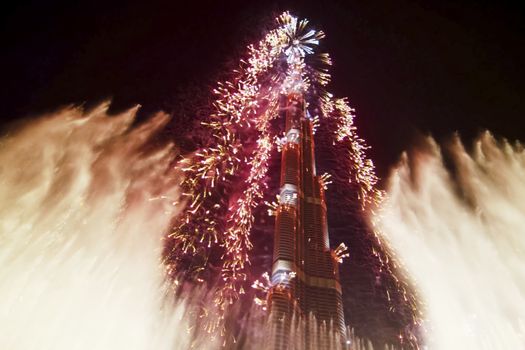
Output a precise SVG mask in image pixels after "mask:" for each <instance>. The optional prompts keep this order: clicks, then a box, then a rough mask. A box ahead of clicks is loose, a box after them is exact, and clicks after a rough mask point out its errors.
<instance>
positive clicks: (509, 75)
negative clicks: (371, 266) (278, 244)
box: [0, 0, 525, 177]
mask: <svg viewBox="0 0 525 350" xmlns="http://www.w3.org/2000/svg"><path fill="white" fill-rule="evenodd" d="M285 9H290V10H291V11H292V12H294V13H297V14H298V15H300V16H304V17H307V18H309V19H310V20H311V23H312V24H313V25H314V26H315V27H317V28H322V29H323V30H324V31H325V32H326V34H327V38H326V39H325V40H324V44H323V45H324V46H323V49H324V50H325V51H327V52H330V54H331V55H332V57H333V59H334V62H335V64H334V67H333V69H332V73H333V74H332V75H333V82H332V84H331V90H332V91H334V92H335V93H336V95H338V96H348V97H349V98H350V101H351V104H352V105H353V106H354V107H355V108H356V109H357V115H358V119H357V124H358V127H359V130H360V134H361V135H362V136H363V137H364V138H365V139H366V140H367V141H368V143H369V144H370V145H371V146H372V147H373V149H372V151H371V153H370V154H371V156H372V157H373V159H374V160H375V162H376V165H377V166H378V171H379V174H380V175H381V176H383V177H384V176H386V174H387V171H388V169H389V167H390V166H391V165H392V164H393V163H395V162H396V160H397V159H398V157H399V154H400V152H401V151H402V150H404V149H407V148H409V147H410V145H412V144H413V143H414V139H415V135H418V134H419V133H423V134H426V133H432V134H433V135H435V136H437V137H438V138H442V137H446V136H449V135H450V134H451V133H452V132H454V131H459V132H460V134H461V135H463V136H465V137H466V138H467V139H468V138H471V137H473V136H475V135H476V134H477V133H478V132H479V131H481V130H483V129H489V130H491V131H493V132H494V133H495V134H496V135H499V136H504V137H507V138H510V139H521V140H525V127H524V126H525V123H524V122H523V116H524V115H525V113H524V112H525V104H524V103H523V99H522V97H523V96H525V73H524V69H523V65H522V63H523V62H525V37H524V35H523V34H524V29H525V25H524V23H525V21H524V11H523V8H521V7H517V6H516V5H511V3H510V2H509V3H505V2H502V1H498V2H495V1H494V2H492V4H491V3H486V4H483V5H481V4H477V3H476V2H469V1H467V2H462V3H461V4H460V3H459V2H457V1H450V2H449V1H404V0H401V1H386V0H379V1H330V2H328V1H315V2H314V1H303V2H297V3H293V2H284V1H273V2H272V1H213V2H203V1H156V0H151V1H140V2H132V1H127V2H119V1H114V2H110V3H106V2H100V1H96V0H94V1H70V2H57V1H38V2H37V1H35V2H31V1H18V2H17V3H16V4H13V5H10V6H9V7H7V8H3V10H2V21H1V25H2V30H1V35H2V36H3V38H2V43H3V44H2V55H1V57H0V60H1V64H0V69H1V72H2V73H1V76H2V84H1V89H0V101H1V106H2V107H1V118H2V121H3V122H4V123H6V122H7V121H10V120H14V119H19V118H23V117H28V116H29V117H31V116H34V115H38V114H40V113H42V112H46V111H52V110H53V109H55V108H57V107H58V106H60V105H63V104H66V103H70V102H76V103H83V102H85V103H87V105H90V104H93V103H97V102H99V101H101V100H103V99H107V98H112V99H113V101H114V104H113V107H112V109H113V110H114V111H118V110H120V109H123V108H126V107H129V106H131V105H134V104H136V103H140V104H142V106H143V109H142V112H141V113H142V115H143V116H145V115H147V114H150V113H151V112H154V111H158V110H161V109H162V110H164V111H167V112H169V113H173V114H174V122H175V123H176V121H177V118H180V119H184V118H183V115H185V116H186V118H188V115H191V114H192V113H193V112H194V110H197V109H198V108H199V107H200V106H201V105H202V104H203V103H205V102H206V100H207V99H209V98H210V95H209V91H210V90H211V88H212V87H213V86H214V83H215V81H217V80H218V79H221V78H224V77H225V76H226V75H225V72H227V71H228V69H230V68H231V67H233V66H234V64H233V62H236V61H237V60H238V58H239V56H240V55H242V54H243V53H244V52H245V50H244V48H245V46H246V44H248V43H250V42H254V41H256V40H258V39H260V38H261V37H262V33H261V28H264V26H265V25H266V24H268V23H269V22H270V19H271V18H272V17H273V16H274V15H275V14H278V13H280V12H281V11H282V10H285ZM270 23H271V22H270Z"/></svg>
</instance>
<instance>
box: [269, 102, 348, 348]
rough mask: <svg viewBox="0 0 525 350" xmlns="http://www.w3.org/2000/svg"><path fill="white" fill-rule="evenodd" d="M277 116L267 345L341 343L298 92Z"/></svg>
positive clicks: (336, 290) (338, 298) (337, 300)
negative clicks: (280, 130) (280, 127)
mask: <svg viewBox="0 0 525 350" xmlns="http://www.w3.org/2000/svg"><path fill="white" fill-rule="evenodd" d="M281 117H282V118H283V119H285V123H286V124H285V137H286V139H285V140H284V144H283V147H282V159H281V179H280V194H279V207H278V209H277V212H276V221H275V236H274V251H273V266H272V290H271V292H270V295H269V306H270V319H269V328H270V334H271V336H270V339H269V342H268V348H269V349H279V350H280V349H298V348H304V349H328V348H332V347H333V346H331V345H330V344H331V343H332V342H333V341H334V339H335V338H337V339H339V342H340V343H344V342H345V323H344V315H343V304H342V295H341V285H340V283H339V269H338V264H337V262H336V260H335V258H334V256H333V255H332V251H331V250H330V244H329V238H328V225H327V213H326V203H325V196H324V189H323V185H322V182H321V179H320V177H319V176H317V174H316V166H315V152H314V138H313V130H312V128H313V123H312V120H310V119H309V118H308V117H307V113H306V109H305V102H304V97H303V95H302V94H289V95H287V96H283V97H282V100H281ZM334 335H335V338H334ZM300 344H302V345H300Z"/></svg>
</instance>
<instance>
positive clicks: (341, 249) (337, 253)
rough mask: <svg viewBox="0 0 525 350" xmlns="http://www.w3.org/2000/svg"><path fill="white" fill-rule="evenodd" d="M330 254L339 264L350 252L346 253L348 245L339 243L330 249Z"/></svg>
mask: <svg viewBox="0 0 525 350" xmlns="http://www.w3.org/2000/svg"><path fill="white" fill-rule="evenodd" d="M332 255H333V256H334V258H335V261H337V262H338V263H339V264H342V263H343V259H344V258H348V257H349V256H350V253H348V247H347V246H346V244H344V243H341V244H339V245H338V246H337V248H335V249H334V250H333V251H332Z"/></svg>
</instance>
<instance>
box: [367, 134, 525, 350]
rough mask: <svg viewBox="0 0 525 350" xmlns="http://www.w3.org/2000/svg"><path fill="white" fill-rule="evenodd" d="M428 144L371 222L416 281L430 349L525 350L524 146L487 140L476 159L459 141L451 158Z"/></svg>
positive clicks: (403, 166) (405, 165)
mask: <svg viewBox="0 0 525 350" xmlns="http://www.w3.org/2000/svg"><path fill="white" fill-rule="evenodd" d="M426 141H427V142H426V149H424V150H418V151H416V152H413V153H412V154H411V155H410V156H409V155H407V154H405V156H404V157H403V159H402V161H401V163H400V165H399V166H398V168H397V169H396V170H395V172H394V174H393V175H392V177H391V178H390V181H389V183H390V185H389V189H388V194H389V196H388V200H387V201H386V202H385V204H384V205H383V209H382V211H381V215H380V216H378V217H375V218H373V220H374V221H375V222H376V224H377V225H378V226H379V227H380V228H381V231H382V232H383V235H384V238H385V240H387V241H388V242H389V244H390V245H391V247H392V248H393V249H394V250H395V251H396V252H397V254H398V256H399V259H400V260H401V261H403V262H404V264H405V266H406V268H407V270H408V272H409V273H410V275H411V276H412V277H413V278H414V280H415V281H417V287H418V290H419V292H420V294H421V298H422V300H423V302H424V303H425V309H426V310H425V319H426V322H425V328H426V331H427V333H426V334H425V343H426V344H427V346H428V348H430V349H438V350H441V349H447V350H449V349H523V348H524V347H525V340H524V339H525V326H524V323H523V322H524V321H523V320H524V317H525V283H524V281H525V260H524V258H523V253H524V252H525V235H524V229H523V227H524V224H525V201H524V198H525V185H524V184H525V152H524V150H523V147H522V146H521V145H520V144H515V145H511V144H510V143H508V142H507V141H502V142H498V141H496V140H495V139H494V137H493V136H492V135H490V134H489V133H488V132H487V133H485V134H483V135H482V136H481V137H480V138H479V139H478V140H477V141H476V142H475V144H474V147H473V152H472V153H468V152H467V151H466V150H465V148H464V147H463V145H462V144H461V142H460V141H459V138H458V137H456V138H454V140H453V141H452V142H451V143H450V144H449V145H448V146H447V147H446V148H445V149H444V150H442V149H440V147H438V145H437V144H436V143H435V141H433V140H432V139H431V138H428V139H427V140H426ZM444 159H448V160H449V163H450V164H448V165H447V166H445V162H444ZM451 169H453V171H451Z"/></svg>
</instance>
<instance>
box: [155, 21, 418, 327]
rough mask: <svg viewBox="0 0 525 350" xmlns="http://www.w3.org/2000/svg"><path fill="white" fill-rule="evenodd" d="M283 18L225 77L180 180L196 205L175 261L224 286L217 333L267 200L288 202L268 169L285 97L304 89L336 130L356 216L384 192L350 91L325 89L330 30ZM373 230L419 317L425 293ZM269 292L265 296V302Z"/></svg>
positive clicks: (376, 259) (179, 229)
mask: <svg viewBox="0 0 525 350" xmlns="http://www.w3.org/2000/svg"><path fill="white" fill-rule="evenodd" d="M276 24H277V26H276V28H275V29H272V30H270V31H269V32H268V33H267V34H266V35H265V36H264V38H263V39H262V40H261V41H260V42H258V43H257V44H255V45H250V46H248V48H247V49H248V54H247V57H246V58H245V59H243V60H241V61H240V65H239V67H238V69H236V70H235V75H234V77H232V79H230V80H229V81H227V82H223V83H218V84H217V88H216V89H215V90H214V93H215V94H216V95H217V99H216V101H215V102H214V113H212V114H211V115H210V116H209V118H207V119H206V120H205V121H203V122H202V124H203V126H205V127H206V128H207V129H208V134H209V137H208V138H207V139H206V140H205V141H204V142H203V143H204V145H203V147H201V148H200V149H199V150H197V151H196V152H194V153H193V154H192V155H191V156H189V157H186V158H185V159H183V160H182V161H181V163H180V169H181V171H182V172H184V175H185V177H184V180H183V181H182V183H181V184H180V186H181V188H182V195H183V197H184V201H185V203H186V204H187V208H186V210H185V211H184V213H183V214H182V215H181V217H180V218H179V220H178V221H177V222H176V224H175V226H174V230H173V232H172V233H171V234H170V235H169V238H168V239H167V241H166V251H165V255H166V264H167V266H168V267H169V271H170V274H171V275H172V276H173V278H174V279H176V281H177V282H179V281H186V280H192V281H195V282H204V281H207V282H210V281H211V283H212V284H213V285H214V286H216V289H217V292H216V295H215V302H214V305H215V307H214V308H213V309H214V310H206V312H205V314H206V315H208V316H210V315H215V316H216V317H208V323H207V324H206V329H207V330H208V331H209V332H210V333H214V332H215V331H216V330H221V331H222V330H223V329H222V327H223V324H224V318H225V314H226V313H227V310H228V309H229V308H230V306H231V305H232V304H235V303H236V302H237V301H238V300H239V299H240V298H241V296H242V295H243V294H246V292H247V291H246V289H247V288H248V287H249V286H250V285H251V284H252V282H253V281H249V280H248V272H247V268H248V266H249V265H250V252H251V250H252V248H253V239H252V237H251V234H252V231H253V230H254V223H255V214H256V213H258V207H259V206H260V205H261V204H262V203H266V204H267V205H268V206H269V213H270V214H271V213H272V212H273V211H274V210H275V206H276V205H278V202H279V199H277V201H275V199H274V197H275V195H274V193H276V192H272V188H271V186H270V185H271V181H269V180H268V178H269V176H268V171H269V167H270V166H271V164H272V156H275V155H276V154H277V151H278V150H279V149H280V147H281V146H282V144H283V133H282V130H279V128H278V127H275V125H274V124H276V123H273V121H274V120H276V119H277V118H278V117H279V115H281V112H282V111H280V110H279V105H280V104H279V101H280V99H281V97H282V96H284V95H287V94H289V93H293V92H298V93H302V94H304V96H305V100H306V101H307V117H308V118H311V119H312V120H313V121H314V124H315V129H316V130H319V131H321V130H323V129H326V130H325V131H324V136H325V138H326V139H327V141H325V144H330V145H332V146H333V149H332V151H333V152H337V153H339V154H341V157H343V159H342V160H341V159H339V163H340V164H339V168H341V167H342V168H344V171H343V172H342V173H341V172H339V173H338V174H337V175H338V176H337V179H336V181H338V182H339V184H343V186H347V187H348V186H350V187H351V188H352V189H353V192H352V195H351V196H352V198H349V199H348V200H349V202H351V203H353V206H354V207H355V204H356V203H357V207H358V208H359V210H360V212H359V213H354V214H353V215H355V216H356V217H360V216H362V213H363V210H364V209H365V208H368V207H373V206H375V205H377V204H378V203H380V202H381V199H382V196H383V193H382V192H381V191H380V190H378V189H377V188H376V184H377V181H378V179H377V177H376V175H375V172H374V165H373V163H372V161H371V160H370V159H369V158H367V156H366V149H367V148H368V146H367V145H366V143H365V141H364V140H362V139H361V138H360V137H359V136H358V135H357V133H356V127H355V125H354V121H353V120H354V117H355V116H354V110H353V109H352V108H351V107H350V106H349V104H348V102H347V100H346V99H344V98H335V97H334V96H333V95H332V94H330V93H329V92H327V91H326V90H325V89H326V86H327V84H328V83H329V81H330V75H329V73H328V67H329V66H330V65H331V59H330V57H329V55H328V54H326V53H318V52H317V50H318V46H319V43H320V40H321V39H322V38H323V37H324V33H323V32H321V31H318V30H315V29H312V28H310V27H309V24H308V21H307V20H299V19H297V18H296V17H294V16H292V15H290V14H289V13H288V12H285V13H283V14H282V15H280V16H279V17H278V18H277V19H276ZM341 164H342V165H343V166H341ZM331 170H332V169H327V174H326V175H324V176H323V181H325V187H326V186H328V185H329V184H330V182H331V180H330V174H329V173H330V172H331ZM357 220H358V221H359V220H360V222H362V221H363V220H362V219H357ZM363 235H364V236H366V237H367V238H366V239H367V240H368V241H370V243H369V244H368V245H367V246H366V247H365V248H363V253H364V254H368V255H370V258H369V260H371V261H373V265H374V269H375V270H376V271H375V273H376V275H377V274H379V275H385V276H386V277H385V279H386V280H388V283H384V284H382V286H381V287H380V288H378V289H380V290H381V291H380V293H382V294H383V296H384V299H385V303H386V304H387V305H388V306H387V308H389V309H390V310H397V309H403V310H402V312H404V313H408V314H410V316H408V317H406V318H408V319H409V321H407V322H409V323H411V324H415V325H417V324H418V317H419V313H418V310H417V301H416V298H415V296H414V295H412V294H411V292H410V288H409V287H408V285H407V283H406V282H404V281H405V280H404V279H402V278H397V277H396V274H397V273H398V271H397V270H398V267H397V266H396V264H395V262H394V260H393V259H391V258H390V256H389V253H388V252H387V251H386V250H384V249H383V248H382V246H381V242H380V239H379V237H378V236H376V235H375V234H374V233H373V232H372V231H370V230H368V231H364V233H363ZM344 247H345V246H344V245H341V246H340V247H339V248H337V249H335V250H334V254H335V256H336V258H337V260H340V261H342V258H343V257H346V256H347V253H346V250H345V249H344ZM350 249H352V247H350ZM261 283H262V282H261ZM256 285H257V284H256ZM259 287H260V285H259ZM259 289H261V290H262V291H265V290H267V289H266V287H263V288H259ZM398 296H401V297H400V298H401V300H399V298H398ZM264 298H265V297H264V295H262V296H260V297H258V299H257V300H258V302H259V303H260V304H264V303H263V302H262V300H264ZM402 304H407V305H409V306H408V307H404V306H403V305H402ZM396 312H397V311H396ZM406 318H404V319H406Z"/></svg>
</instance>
